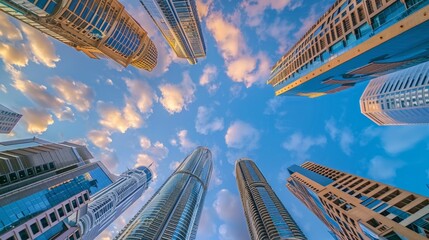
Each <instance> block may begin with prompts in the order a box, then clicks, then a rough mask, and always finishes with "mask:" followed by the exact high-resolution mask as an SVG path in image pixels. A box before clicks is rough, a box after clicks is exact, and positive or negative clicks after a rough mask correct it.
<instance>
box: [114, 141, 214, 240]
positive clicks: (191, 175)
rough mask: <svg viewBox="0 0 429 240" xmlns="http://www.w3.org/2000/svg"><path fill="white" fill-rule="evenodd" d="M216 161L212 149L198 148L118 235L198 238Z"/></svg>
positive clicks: (123, 236)
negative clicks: (213, 161)
mask: <svg viewBox="0 0 429 240" xmlns="http://www.w3.org/2000/svg"><path fill="white" fill-rule="evenodd" d="M212 165H213V163H212V158H211V152H210V150H208V149H207V148H204V147H198V148H197V149H196V150H194V151H193V152H192V153H191V154H190V155H189V156H188V157H186V158H185V160H184V161H183V162H182V163H181V164H180V166H179V167H178V168H177V169H176V171H174V173H173V174H172V175H171V176H170V177H169V178H168V179H167V181H166V182H165V183H164V184H163V185H162V186H161V188H160V189H159V190H158V191H157V192H156V193H155V194H154V195H153V196H152V198H151V199H150V200H149V201H148V202H147V203H146V205H145V206H143V208H142V209H141V210H140V211H139V212H138V213H137V214H136V215H135V216H134V217H133V218H132V219H131V221H130V222H129V223H128V224H127V225H126V226H125V227H124V228H123V229H122V230H121V232H120V233H119V234H118V236H116V238H115V239H177V240H182V239H183V240H185V239H195V236H196V232H197V226H198V221H199V218H200V215H201V210H202V208H203V202H204V198H205V195H206V191H207V187H208V183H209V180H210V175H211V172H212Z"/></svg>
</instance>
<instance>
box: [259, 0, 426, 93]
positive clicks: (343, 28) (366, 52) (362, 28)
mask: <svg viewBox="0 0 429 240" xmlns="http://www.w3.org/2000/svg"><path fill="white" fill-rule="evenodd" d="M428 11H429V1H428V0H403V1H401V0H391V1H384V0H365V1H361V0H337V1H335V3H334V4H333V5H332V7H330V8H329V10H328V11H327V12H325V14H323V16H322V17H321V18H320V19H319V20H318V21H317V22H316V24H314V25H313V26H312V27H311V28H310V29H309V30H308V31H307V33H306V34H304V36H303V37H302V38H301V39H300V40H299V41H298V42H297V43H296V44H295V45H294V46H293V47H292V48H291V49H290V50H289V51H288V52H287V53H286V54H285V55H284V56H283V57H282V58H281V59H280V60H279V61H278V62H277V63H276V64H275V65H274V66H273V67H272V70H271V75H270V78H269V80H268V82H267V83H268V84H271V85H272V86H273V87H274V89H275V94H276V95H283V94H284V95H291V96H307V97H318V96H322V95H325V94H331V93H336V92H339V91H342V90H344V89H347V88H350V87H353V86H354V85H355V84H356V83H359V82H362V81H367V80H370V79H373V78H375V77H378V76H380V75H383V74H386V73H391V72H394V71H397V70H400V69H404V68H408V67H410V66H414V65H417V64H419V63H421V62H424V61H427V60H429V50H428V49H429V35H428V34H422V32H427V29H428V28H429V21H428V20H429V15H428V14H427V12H428ZM404 42H406V43H407V44H403V43H404Z"/></svg>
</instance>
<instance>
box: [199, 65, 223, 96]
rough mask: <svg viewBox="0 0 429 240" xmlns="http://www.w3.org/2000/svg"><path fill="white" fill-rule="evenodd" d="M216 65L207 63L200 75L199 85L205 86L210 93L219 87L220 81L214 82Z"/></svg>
mask: <svg viewBox="0 0 429 240" xmlns="http://www.w3.org/2000/svg"><path fill="white" fill-rule="evenodd" d="M216 77H217V67H216V66H215V65H211V64H207V65H206V66H205V67H204V70H203V74H202V75H201V77H200V85H201V86H206V88H207V90H208V92H209V93H210V94H214V93H216V91H217V90H218V89H219V87H220V83H216V82H215V79H216Z"/></svg>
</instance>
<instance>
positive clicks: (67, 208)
mask: <svg viewBox="0 0 429 240" xmlns="http://www.w3.org/2000/svg"><path fill="white" fill-rule="evenodd" d="M66 211H67V212H68V213H69V212H71V207H70V203H67V204H66Z"/></svg>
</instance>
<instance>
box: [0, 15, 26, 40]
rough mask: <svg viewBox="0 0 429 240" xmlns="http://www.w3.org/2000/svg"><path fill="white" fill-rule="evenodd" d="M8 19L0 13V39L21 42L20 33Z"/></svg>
mask: <svg viewBox="0 0 429 240" xmlns="http://www.w3.org/2000/svg"><path fill="white" fill-rule="evenodd" d="M9 19H10V18H9V17H8V16H7V15H6V14H5V13H3V12H0V37H4V38H6V39H8V40H11V41H18V40H22V39H23V38H22V33H21V31H20V30H19V28H18V27H17V26H16V25H15V24H13V23H11V22H10V21H9Z"/></svg>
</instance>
